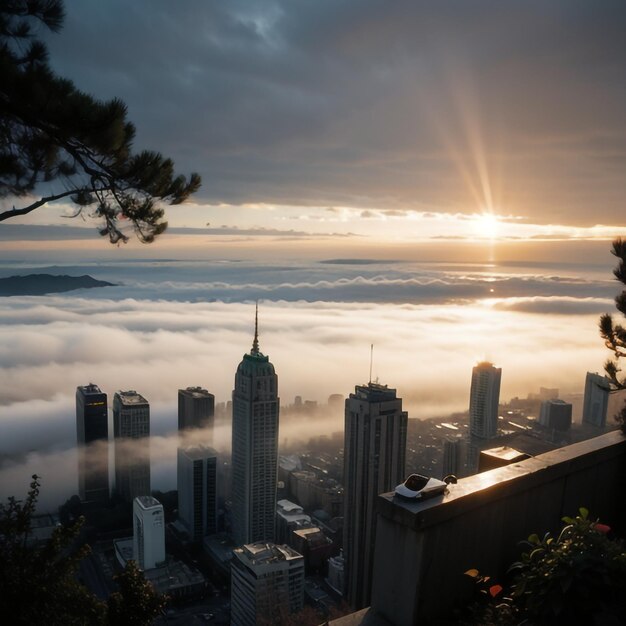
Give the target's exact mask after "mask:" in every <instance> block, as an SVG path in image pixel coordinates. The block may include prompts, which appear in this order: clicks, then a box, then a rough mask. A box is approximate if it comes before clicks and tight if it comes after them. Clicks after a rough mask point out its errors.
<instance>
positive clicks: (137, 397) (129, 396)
mask: <svg viewBox="0 0 626 626" xmlns="http://www.w3.org/2000/svg"><path fill="white" fill-rule="evenodd" d="M115 395H116V396H117V397H118V398H119V401H120V402H121V403H122V404H123V405H125V406H130V405H136V404H148V401H147V400H146V399H145V398H144V397H143V396H142V395H141V394H139V393H137V392H136V391H135V390H134V389H129V390H128V391H116V392H115Z"/></svg>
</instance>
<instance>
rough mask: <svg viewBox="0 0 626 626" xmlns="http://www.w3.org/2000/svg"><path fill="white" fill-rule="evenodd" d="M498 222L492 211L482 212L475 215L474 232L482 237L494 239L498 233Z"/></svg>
mask: <svg viewBox="0 0 626 626" xmlns="http://www.w3.org/2000/svg"><path fill="white" fill-rule="evenodd" d="M499 226H500V222H499V221H498V216H497V215H494V214H493V213H482V214H480V215H477V216H476V221H475V222H474V232H475V234H476V235H478V236H479V237H481V238H484V239H496V238H497V237H498V234H499V230H500V229H499Z"/></svg>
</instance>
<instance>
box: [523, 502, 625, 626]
mask: <svg viewBox="0 0 626 626" xmlns="http://www.w3.org/2000/svg"><path fill="white" fill-rule="evenodd" d="M563 521H564V522H565V524H566V526H565V527H564V528H563V530H561V533H560V534H559V536H558V537H552V536H551V535H550V533H546V535H544V537H543V538H541V539H540V538H539V537H538V536H537V535H531V536H530V537H529V538H528V541H527V542H526V545H527V546H528V548H529V549H528V551H527V552H524V553H523V554H522V558H521V560H520V561H519V562H517V563H514V564H513V565H512V566H511V571H513V572H515V573H516V577H515V582H514V584H513V594H512V595H513V600H514V601H515V602H516V603H517V604H518V605H519V606H520V607H521V609H522V611H523V612H524V613H526V614H529V615H531V616H533V617H534V618H535V619H536V620H537V621H538V622H540V623H555V621H556V620H559V622H563V623H564V622H566V621H569V622H570V623H575V622H574V620H582V622H579V623H588V624H592V623H594V620H595V623H607V620H609V616H610V617H612V618H620V619H626V607H625V606H624V594H625V593H626V552H625V551H624V545H623V544H622V542H620V541H615V540H611V539H609V538H608V537H607V532H608V531H609V530H610V529H609V528H608V526H605V525H604V524H599V523H598V522H597V521H592V520H591V519H590V518H589V512H588V511H587V510H586V509H584V508H581V509H580V510H579V514H578V515H577V516H576V517H573V518H572V517H564V518H563ZM598 620H600V621H598Z"/></svg>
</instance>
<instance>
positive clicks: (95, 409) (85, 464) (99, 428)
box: [76, 383, 109, 502]
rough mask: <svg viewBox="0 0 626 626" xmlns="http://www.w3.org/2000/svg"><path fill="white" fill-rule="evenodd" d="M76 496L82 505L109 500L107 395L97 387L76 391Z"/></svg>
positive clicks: (86, 386) (90, 386)
mask: <svg viewBox="0 0 626 626" xmlns="http://www.w3.org/2000/svg"><path fill="white" fill-rule="evenodd" d="M76 440H77V443H78V495H79V496H80V499H81V500H83V501H88V502H89V501H90V502H105V501H106V500H108V499H109V452H108V441H109V425H108V414H107V394H106V393H102V391H100V387H98V385H94V384H93V383H89V384H88V385H85V386H84V387H76Z"/></svg>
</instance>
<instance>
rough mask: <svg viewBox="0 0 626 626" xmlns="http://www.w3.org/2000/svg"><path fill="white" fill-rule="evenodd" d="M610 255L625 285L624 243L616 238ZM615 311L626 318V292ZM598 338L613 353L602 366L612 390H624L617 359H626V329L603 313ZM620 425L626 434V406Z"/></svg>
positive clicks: (617, 275)
mask: <svg viewBox="0 0 626 626" xmlns="http://www.w3.org/2000/svg"><path fill="white" fill-rule="evenodd" d="M611 253H612V254H613V255H614V256H615V257H617V258H618V259H619V262H618V265H617V267H616V268H615V269H614V270H613V274H614V275H615V278H616V279H617V280H618V281H619V282H621V283H622V284H624V285H626V241H625V240H624V239H621V238H618V239H616V240H615V241H614V242H613V249H612V250H611ZM615 306H616V308H617V310H618V311H619V312H620V313H621V314H622V315H624V316H626V290H624V291H622V293H621V294H619V295H618V296H617V297H616V298H615ZM599 327H600V336H601V337H602V339H604V345H605V346H606V347H607V348H608V349H609V350H610V351H611V352H613V355H614V356H613V359H609V360H608V361H607V362H606V363H605V364H604V369H605V371H606V375H607V376H608V378H609V380H610V381H611V387H612V388H613V390H620V389H626V377H620V371H621V370H620V367H619V359H621V358H623V357H626V328H625V327H624V326H623V325H622V324H617V323H615V322H614V321H613V318H612V317H611V316H610V315H609V314H608V313H605V314H604V315H602V317H600V323H599ZM616 419H617V421H618V422H619V423H620V425H621V428H622V432H623V433H624V434H626V404H625V405H624V407H623V408H622V410H621V412H620V413H619V414H618V415H617V416H616Z"/></svg>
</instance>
